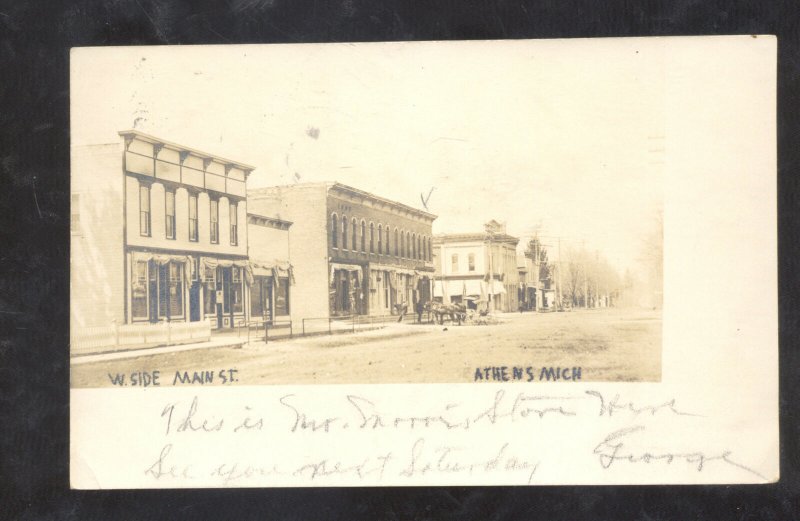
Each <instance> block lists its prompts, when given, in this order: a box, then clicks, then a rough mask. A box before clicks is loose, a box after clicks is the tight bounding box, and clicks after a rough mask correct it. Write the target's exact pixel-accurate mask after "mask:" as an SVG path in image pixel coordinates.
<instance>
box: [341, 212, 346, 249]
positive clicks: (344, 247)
mask: <svg viewBox="0 0 800 521" xmlns="http://www.w3.org/2000/svg"><path fill="white" fill-rule="evenodd" d="M342 249H343V250H346V249H347V216H346V215H343V216H342Z"/></svg>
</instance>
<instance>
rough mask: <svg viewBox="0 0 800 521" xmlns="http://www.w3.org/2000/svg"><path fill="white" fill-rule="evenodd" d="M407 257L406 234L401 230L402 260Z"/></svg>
mask: <svg viewBox="0 0 800 521" xmlns="http://www.w3.org/2000/svg"><path fill="white" fill-rule="evenodd" d="M405 256H406V232H404V231H402V230H400V258H405Z"/></svg>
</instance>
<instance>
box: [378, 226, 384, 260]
mask: <svg viewBox="0 0 800 521" xmlns="http://www.w3.org/2000/svg"><path fill="white" fill-rule="evenodd" d="M382 253H383V226H381V223H378V255H381V254H382Z"/></svg>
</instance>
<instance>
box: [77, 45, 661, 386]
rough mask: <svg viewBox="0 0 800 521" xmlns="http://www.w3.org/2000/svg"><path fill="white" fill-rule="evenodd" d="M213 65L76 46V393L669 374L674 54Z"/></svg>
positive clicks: (499, 48) (321, 58) (169, 55)
mask: <svg viewBox="0 0 800 521" xmlns="http://www.w3.org/2000/svg"><path fill="white" fill-rule="evenodd" d="M455 45H461V46H463V47H464V51H466V54H467V55H468V56H469V59H468V60H461V61H453V60H451V59H450V56H451V51H452V50H453V48H454V46H455ZM556 49H557V50H558V52H555V51H556ZM197 50H198V49H197V48H194V49H192V48H189V49H177V48H146V47H145V48H143V47H137V48H105V49H99V48H98V49H75V50H73V53H72V66H73V73H72V76H73V79H72V81H73V87H74V88H73V97H72V108H73V110H72V113H73V122H72V127H73V128H72V150H71V155H72V174H71V197H72V199H71V201H72V204H71V214H72V223H71V229H72V235H71V309H70V311H71V334H70V336H71V343H70V357H71V358H70V359H71V367H72V369H71V373H72V377H71V381H72V386H73V387H109V386H130V385H148V384H151V383H156V384H157V385H182V384H187V383H190V384H198V383H201V384H204V385H216V384H224V383H230V382H231V381H232V382H235V383H242V384H249V385H262V384H263V385H268V384H334V383H465V382H475V381H521V382H530V381H533V380H537V381H538V380H545V381H561V380H567V381H569V380H573V379H574V380H581V381H610V382H627V381H644V382H658V381H660V379H661V345H662V344H661V324H662V318H661V317H662V313H661V310H662V298H663V287H662V286H663V281H662V278H663V277H662V263H663V224H662V223H663V203H662V199H663V175H662V167H663V164H664V113H663V106H664V89H663V87H664V85H663V80H662V76H663V73H664V64H663V60H662V56H661V53H660V52H658V48H656V47H652V46H650V47H643V48H642V49H641V52H640V51H639V50H637V49H636V48H634V47H631V46H618V47H616V48H614V47H612V48H611V50H610V52H609V53H608V56H607V59H606V60H604V61H598V60H597V59H596V56H594V55H593V53H591V52H586V48H585V47H579V46H569V45H566V46H561V45H559V46H557V47H556V46H555V45H554V44H552V43H551V44H540V45H539V46H536V47H534V46H531V45H530V44H528V43H525V42H516V43H514V42H474V43H469V42H458V43H456V42H420V43H376V44H330V45H319V46H308V45H278V46H237V47H235V48H230V49H225V48H222V47H216V48H214V47H211V48H208V49H206V50H204V51H203V52H201V53H198V52H193V51H197ZM209 367H213V368H218V367H224V368H227V370H228V373H224V372H222V373H221V372H220V371H213V372H212V371H209V370H208V369H207V368H209ZM154 380H155V382H154Z"/></svg>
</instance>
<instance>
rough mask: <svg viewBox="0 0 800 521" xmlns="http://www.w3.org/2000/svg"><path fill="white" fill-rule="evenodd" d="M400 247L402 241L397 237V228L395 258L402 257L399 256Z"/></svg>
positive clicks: (395, 231)
mask: <svg viewBox="0 0 800 521" xmlns="http://www.w3.org/2000/svg"><path fill="white" fill-rule="evenodd" d="M399 247H400V239H399V238H398V235H397V228H395V229H394V256H395V257H399V256H400V254H399V251H400V250H399V249H398V248H399Z"/></svg>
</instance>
